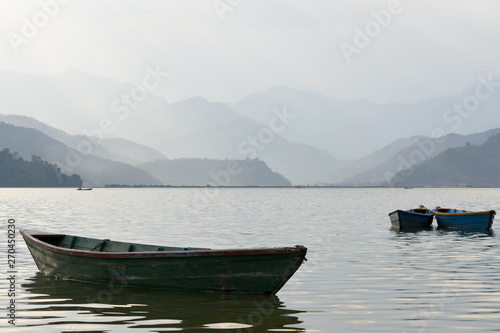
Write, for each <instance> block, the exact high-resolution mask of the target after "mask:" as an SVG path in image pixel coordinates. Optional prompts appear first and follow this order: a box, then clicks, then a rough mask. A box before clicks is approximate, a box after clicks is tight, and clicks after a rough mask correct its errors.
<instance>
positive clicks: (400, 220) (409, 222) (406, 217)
mask: <svg viewBox="0 0 500 333" xmlns="http://www.w3.org/2000/svg"><path fill="white" fill-rule="evenodd" d="M389 217H390V219H391V224H392V226H393V227H395V228H399V229H400V230H407V229H411V230H413V229H426V228H430V227H431V225H432V220H433V218H434V215H432V214H418V213H412V212H408V211H404V210H396V211H394V212H392V213H390V214H389Z"/></svg>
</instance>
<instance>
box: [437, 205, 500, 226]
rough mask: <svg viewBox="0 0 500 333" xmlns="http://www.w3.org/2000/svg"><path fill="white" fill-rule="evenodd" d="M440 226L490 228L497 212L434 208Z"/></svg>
mask: <svg viewBox="0 0 500 333" xmlns="http://www.w3.org/2000/svg"><path fill="white" fill-rule="evenodd" d="M434 214H435V216H436V220H437V225H438V228H444V229H452V230H490V229H491V227H492V225H493V219H494V218H495V214H496V212H495V211H494V210H487V211H481V212H472V211H467V210H459V209H452V208H441V207H439V206H438V207H436V209H434Z"/></svg>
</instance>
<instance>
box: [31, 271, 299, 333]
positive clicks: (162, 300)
mask: <svg viewBox="0 0 500 333" xmlns="http://www.w3.org/2000/svg"><path fill="white" fill-rule="evenodd" d="M22 287H23V288H24V289H25V290H26V291H27V295H26V298H25V301H26V302H27V303H28V304H27V307H28V308H29V311H27V313H28V314H29V316H32V314H36V317H35V316H32V317H25V318H24V320H23V323H25V324H27V326H32V325H33V326H39V325H40V326H46V328H47V331H53V330H54V329H56V330H57V331H61V332H62V331H80V332H83V331H93V332H114V331H116V332H120V331H123V330H125V329H132V331H144V332H157V331H165V330H167V331H170V330H176V331H177V330H188V331H197V330H202V331H207V329H208V331H210V332H242V333H243V332H266V331H280V330H283V331H289V332H290V331H291V332H303V331H304V329H303V328H300V327H299V325H300V323H301V321H300V320H299V319H298V317H297V314H298V313H300V312H301V311H298V310H291V309H288V308H286V306H285V305H284V304H283V302H282V301H280V300H279V298H278V297H277V296H269V295H245V294H224V293H196V292H172V291H161V290H148V289H139V288H124V287H123V286H120V285H119V283H118V282H117V283H113V284H110V285H95V284H89V283H80V282H73V281H64V280H56V279H54V278H52V277H48V276H44V275H41V274H39V273H38V274H37V275H36V276H34V277H32V278H30V279H28V280H27V282H26V283H24V284H23V285H22ZM59 318H60V320H59ZM50 326H52V327H50ZM134 329H135V330H134Z"/></svg>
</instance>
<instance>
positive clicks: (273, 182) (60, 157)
mask: <svg viewBox="0 0 500 333" xmlns="http://www.w3.org/2000/svg"><path fill="white" fill-rule="evenodd" d="M0 120H11V121H14V122H17V123H24V124H26V125H28V126H31V127H30V128H26V127H20V126H15V125H12V124H8V123H5V122H1V121H0V149H1V148H8V149H10V150H12V151H13V152H16V153H18V154H19V156H21V157H23V158H25V159H29V158H31V156H32V155H37V156H41V157H42V158H43V159H44V160H47V161H49V162H50V163H56V164H57V165H58V167H59V168H60V169H61V170H62V171H63V172H66V173H68V174H71V173H78V174H80V175H81V176H82V178H83V180H84V183H85V185H86V186H104V185H107V184H119V185H146V186H151V185H153V186H154V185H162V184H168V185H181V186H182V185H198V186H200V185H201V186H206V185H217V186H219V185H222V186H226V185H227V186H240V185H242V186H253V185H261V186H290V185H291V183H290V181H289V180H288V179H286V178H285V177H283V176H282V175H280V174H279V173H276V172H273V171H271V170H270V169H269V167H268V166H267V165H266V164H265V163H264V162H263V161H258V160H242V161H233V160H208V159H181V160H166V159H165V157H164V156H163V155H161V154H159V153H157V152H156V151H155V150H153V149H150V148H148V147H145V146H143V145H139V144H135V143H133V142H130V141H128V140H122V139H103V140H102V142H101V144H105V145H106V148H107V149H109V151H108V150H107V149H106V148H104V147H103V148H102V149H101V147H99V145H98V144H96V145H95V147H96V148H95V149H93V150H94V151H98V152H99V154H104V155H105V156H111V157H112V158H113V157H116V156H117V155H118V153H116V151H120V152H122V153H124V154H126V153H127V152H128V153H129V154H130V155H133V156H130V157H128V158H129V159H130V160H131V161H134V162H137V161H141V163H138V164H140V165H137V166H132V165H129V164H126V163H123V162H116V161H112V160H110V159H106V158H103V157H99V156H95V155H92V154H88V153H84V152H82V151H78V150H76V148H77V146H78V142H83V141H82V140H85V141H87V140H88V141H89V142H90V141H91V140H97V138H88V137H82V136H72V135H69V134H67V133H65V132H63V131H59V130H57V129H55V128H53V127H50V126H48V125H45V124H43V123H40V122H38V121H37V120H36V119H31V118H26V117H22V116H14V117H11V116H0ZM35 128H40V129H42V130H44V131H46V132H48V133H50V134H52V135H54V136H57V137H59V138H61V139H62V140H64V141H65V142H69V143H70V144H72V145H75V148H72V147H70V146H68V145H65V144H64V143H62V142H60V141H58V140H56V139H54V138H52V137H50V136H48V135H46V134H44V133H42V132H41V131H39V130H38V129H35ZM126 158H127V156H124V157H122V159H126ZM152 158H155V160H154V161H152ZM145 162H146V163H145ZM0 171H1V169H0ZM226 180H227V184H226ZM80 185H81V184H80Z"/></svg>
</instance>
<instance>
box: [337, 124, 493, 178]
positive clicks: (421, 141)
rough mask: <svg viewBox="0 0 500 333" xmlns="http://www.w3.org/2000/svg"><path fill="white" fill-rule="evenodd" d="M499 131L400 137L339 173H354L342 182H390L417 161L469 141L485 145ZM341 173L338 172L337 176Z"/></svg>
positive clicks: (463, 144)
mask: <svg viewBox="0 0 500 333" xmlns="http://www.w3.org/2000/svg"><path fill="white" fill-rule="evenodd" d="M497 133H500V128H497V129H492V130H488V131H485V132H481V133H475V134H469V135H459V134H449V135H446V136H444V137H440V138H435V139H433V138H426V137H413V138H409V139H406V140H399V141H397V142H395V143H394V144H393V145H389V146H387V147H385V148H384V149H381V150H378V151H376V152H374V153H372V154H370V155H369V156H367V157H365V158H364V159H361V160H359V161H358V162H357V163H355V164H354V165H352V166H350V167H348V168H347V170H344V171H343V173H339V175H340V176H342V175H346V174H347V175H350V176H349V177H346V178H344V179H343V181H342V183H344V184H349V185H390V184H391V182H392V178H393V176H394V175H396V174H397V173H398V172H400V171H403V170H406V169H410V168H413V167H414V166H415V165H418V164H419V163H422V162H424V161H426V160H429V159H431V158H433V157H434V156H437V155H439V154H440V153H442V152H443V151H445V150H447V149H449V148H455V147H462V146H465V145H466V144H467V143H470V144H474V145H481V144H483V143H484V142H486V140H488V138H489V137H491V136H492V135H495V134H497ZM398 143H402V144H403V145H402V146H399V148H400V149H393V148H394V146H396V145H397V144H398ZM380 156H383V157H382V158H381V157H380ZM367 160H368V161H371V160H378V162H377V163H374V164H373V165H371V164H370V163H367ZM366 166H371V168H365V169H364V170H363V167H366ZM499 167H500V166H499ZM356 168H357V169H358V170H362V171H361V172H359V173H355V174H353V172H352V171H353V170H356ZM339 175H337V179H338V177H339Z"/></svg>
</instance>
